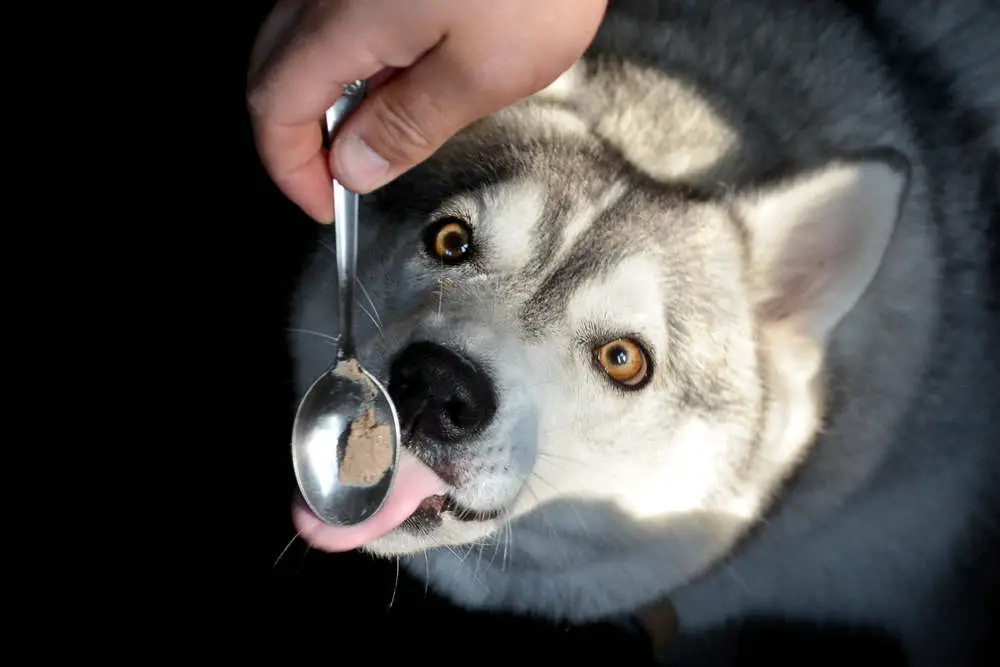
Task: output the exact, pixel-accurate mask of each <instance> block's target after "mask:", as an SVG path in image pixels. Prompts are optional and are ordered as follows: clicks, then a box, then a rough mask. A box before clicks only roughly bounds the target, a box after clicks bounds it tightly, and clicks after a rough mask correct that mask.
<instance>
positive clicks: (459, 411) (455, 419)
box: [444, 398, 466, 427]
mask: <svg viewBox="0 0 1000 667" xmlns="http://www.w3.org/2000/svg"><path fill="white" fill-rule="evenodd" d="M444 412H445V414H446V415H448V419H450V420H451V423H452V424H454V425H455V426H459V427H461V426H463V421H464V418H465V415H466V409H465V405H464V404H463V403H462V402H461V401H459V400H458V399H455V398H451V399H448V401H447V402H446V403H445V404H444Z"/></svg>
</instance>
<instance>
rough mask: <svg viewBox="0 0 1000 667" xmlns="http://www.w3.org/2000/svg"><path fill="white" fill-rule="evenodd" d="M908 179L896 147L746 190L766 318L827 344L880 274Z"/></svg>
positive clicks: (743, 201) (744, 209)
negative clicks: (834, 329)
mask: <svg viewBox="0 0 1000 667" xmlns="http://www.w3.org/2000/svg"><path fill="white" fill-rule="evenodd" d="M908 185H909V165H908V163H907V162H906V160H905V158H903V157H902V156H901V155H898V154H896V153H880V154H878V155H874V156H872V157H866V158H860V159H851V160H841V161H836V162H833V163H830V164H827V165H826V166H824V167H822V168H820V169H818V170H815V171H812V172H810V173H808V174H806V175H804V176H800V177H798V178H795V179H792V180H789V181H785V182H782V183H779V184H777V185H771V186H768V187H766V188H764V189H761V190H759V191H757V192H754V193H752V194H749V195H743V196H741V197H740V199H739V201H738V202H737V205H736V213H737V215H738V216H739V217H740V218H741V219H742V221H743V223H744V225H745V226H746V230H747V233H748V236H749V247H750V270H751V280H752V285H753V290H754V292H753V297H754V299H755V302H756V304H757V308H758V314H759V316H760V317H761V318H762V319H763V321H764V323H765V325H767V324H780V325H782V326H783V327H784V326H789V327H791V329H792V330H795V331H797V332H798V333H799V334H804V335H806V336H807V337H809V338H811V339H812V340H814V341H816V342H817V343H819V344H820V345H823V344H824V343H825V341H826V340H827V338H828V336H829V334H830V333H831V331H832V330H833V328H834V327H836V326H837V324H838V323H839V322H840V321H841V320H842V319H843V318H844V316H845V315H847V313H848V312H849V311H850V310H851V309H852V308H853V307H854V306H855V304H857V302H858V300H859V299H860V298H861V296H862V295H863V294H864V292H865V290H866V289H867V288H868V285H869V284H870V283H871V281H872V279H873V278H874V277H875V274H876V272H877V271H878V268H879V266H880V265H881V263H882V257H883V255H884V253H885V250H886V248H887V247H888V245H889V240H890V238H891V237H892V233H893V230H894V229H895V226H896V221H897V219H898V218H899V213H900V207H901V206H902V203H903V198H904V196H905V194H906V190H907V187H908Z"/></svg>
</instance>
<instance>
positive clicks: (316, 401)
mask: <svg viewBox="0 0 1000 667" xmlns="http://www.w3.org/2000/svg"><path fill="white" fill-rule="evenodd" d="M342 366H343V363H341V364H338V366H337V367H334V368H331V369H330V370H328V371H327V372H325V373H323V375H321V376H320V377H319V378H317V379H316V381H315V382H314V383H313V384H312V386H311V387H310V388H309V390H308V391H307V392H306V394H305V396H304V397H303V399H302V402H301V403H300V404H299V408H298V411H297V412H296V415H295V423H294V425H293V426H292V461H293V465H294V468H295V479H296V481H297V482H298V485H299V490H300V492H301V493H302V498H303V500H305V502H306V505H308V507H309V509H310V510H312V512H313V514H315V515H316V516H317V517H319V518H320V519H321V520H322V521H324V522H325V523H327V524H330V525H334V526H344V527H346V526H353V525H356V524H358V523H361V522H362V521H364V520H365V519H367V518H369V517H371V516H372V515H374V514H375V513H376V512H377V511H378V510H379V509H380V508H381V507H382V503H384V502H385V499H386V497H387V496H388V495H389V489H390V488H391V486H392V482H393V474H392V473H393V472H394V471H395V470H396V468H397V466H398V465H399V447H398V446H397V442H398V437H397V434H398V433H399V417H398V416H397V414H396V410H395V408H394V407H393V405H392V401H391V400H390V399H389V395H388V392H386V390H385V388H384V387H383V386H382V385H381V383H379V381H378V380H377V379H376V378H375V377H374V376H372V375H371V374H370V373H368V372H367V371H365V370H364V369H361V371H362V373H364V375H365V379H366V380H367V382H365V381H362V380H359V379H357V378H355V377H352V375H353V373H345V372H343V371H341V372H338V370H337V368H338V367H342ZM369 383H370V384H369ZM371 387H374V395H373V392H372V389H371ZM368 410H372V411H373V413H374V421H375V422H376V423H378V424H385V425H387V426H388V427H389V434H390V437H391V439H392V442H390V443H386V444H388V445H389V447H390V449H391V452H390V457H391V459H390V461H389V462H388V467H386V468H385V469H384V471H383V473H382V475H381V476H379V477H378V478H377V479H376V480H375V481H374V482H373V483H370V484H365V483H353V484H352V483H345V482H344V481H343V480H342V475H341V473H342V472H343V468H344V466H343V463H344V460H345V453H346V452H347V451H348V439H349V438H350V433H351V425H352V423H354V422H355V421H356V420H359V419H363V418H364V414H365V412H367V411H368Z"/></svg>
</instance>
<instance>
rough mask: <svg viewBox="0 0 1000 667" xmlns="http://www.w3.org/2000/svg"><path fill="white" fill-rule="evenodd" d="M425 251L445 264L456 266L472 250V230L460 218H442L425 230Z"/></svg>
mask: <svg viewBox="0 0 1000 667" xmlns="http://www.w3.org/2000/svg"><path fill="white" fill-rule="evenodd" d="M426 243H427V250H428V252H430V253H431V255H432V256H433V257H434V258H435V259H439V260H441V261H442V262H444V263H445V264H458V263H459V262H462V261H464V260H465V259H467V258H468V256H469V251H470V250H471V249H472V230H471V229H469V225H468V224H467V223H466V222H465V221H464V220H462V219H461V218H454V217H448V218H442V219H441V220H438V221H437V222H435V223H434V224H432V225H431V226H430V227H429V228H428V230H427V237H426Z"/></svg>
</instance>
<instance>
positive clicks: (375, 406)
mask: <svg viewBox="0 0 1000 667" xmlns="http://www.w3.org/2000/svg"><path fill="white" fill-rule="evenodd" d="M364 94H365V82H364V81H355V82H354V83H351V84H348V85H346V86H344V94H343V96H341V97H340V99H338V100H337V101H336V102H335V103H334V105H333V106H332V107H330V109H329V110H327V112H326V124H325V126H324V130H325V132H324V143H325V144H326V145H327V146H329V144H330V141H331V138H332V137H333V136H334V134H335V133H336V130H337V128H338V127H339V125H340V124H341V123H342V122H343V120H344V119H345V118H347V116H348V115H350V114H351V113H352V112H353V111H354V110H355V109H356V108H357V107H358V105H359V104H360V103H361V100H362V99H363V98H364ZM333 205H334V218H335V220H334V233H335V235H336V246H337V253H336V254H337V280H338V282H339V288H340V289H339V291H340V303H339V307H340V329H341V331H340V337H339V345H338V350H337V358H336V360H335V361H334V363H333V364H332V365H331V366H330V367H329V368H328V369H327V370H326V371H325V372H324V373H323V374H322V375H321V376H320V377H319V378H317V380H316V381H315V382H314V383H313V384H312V386H311V387H309V390H308V391H306V394H305V396H303V397H302V401H301V402H300V403H299V407H298V410H297V412H296V414H295V423H294V425H293V426H292V464H293V466H294V468H295V478H296V481H297V482H298V485H299V490H300V491H301V493H302V497H303V499H304V500H305V501H306V504H307V505H308V506H309V508H310V509H311V510H312V511H313V513H314V514H316V516H317V517H319V518H320V519H321V520H322V521H323V522H325V523H327V524H330V525H333V526H353V525H356V524H358V523H361V522H362V521H364V520H366V519H368V518H369V517H371V516H372V515H374V514H375V513H376V512H377V511H378V510H379V508H380V507H382V504H383V502H385V499H386V496H388V495H389V489H390V488H391V486H392V481H393V477H394V473H395V471H396V468H397V466H398V464H399V439H400V438H399V431H400V429H399V416H398V415H397V413H396V408H395V406H394V405H393V404H392V399H390V398H389V394H388V392H387V391H386V390H385V387H383V386H382V385H381V384H380V383H379V381H378V380H377V379H376V378H375V377H374V376H373V375H371V374H370V373H369V372H368V371H366V370H364V369H363V368H361V366H360V364H359V363H358V360H357V357H356V351H355V347H354V332H353V322H354V319H353V315H354V281H355V275H356V272H357V257H358V195H357V194H356V193H352V192H348V191H347V190H346V189H345V188H344V186H342V185H341V184H340V183H338V182H337V180H336V179H334V181H333ZM368 410H373V412H374V421H375V422H376V423H377V424H384V425H386V426H388V434H387V439H388V441H389V442H388V447H389V449H390V450H391V456H390V457H389V461H388V467H386V468H385V469H384V472H383V473H382V475H381V477H379V478H378V479H377V480H374V481H373V483H370V484H368V483H366V482H367V481H368V480H362V479H361V477H358V478H357V479H355V480H353V481H351V483H345V481H344V480H343V479H342V477H341V473H342V472H343V469H344V465H343V464H344V462H345V458H344V456H345V451H346V448H347V446H348V436H349V434H350V432H351V425H352V423H353V422H354V420H355V419H359V418H361V419H364V413H366V412H367V411H368ZM382 430H383V432H384V430H385V429H382ZM383 452H384V449H383ZM384 458H385V457H383V461H384ZM376 474H377V473H376ZM369 478H370V476H369Z"/></svg>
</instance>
